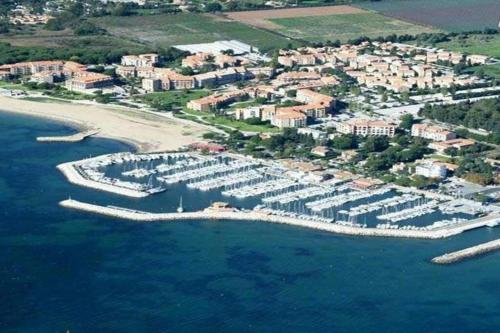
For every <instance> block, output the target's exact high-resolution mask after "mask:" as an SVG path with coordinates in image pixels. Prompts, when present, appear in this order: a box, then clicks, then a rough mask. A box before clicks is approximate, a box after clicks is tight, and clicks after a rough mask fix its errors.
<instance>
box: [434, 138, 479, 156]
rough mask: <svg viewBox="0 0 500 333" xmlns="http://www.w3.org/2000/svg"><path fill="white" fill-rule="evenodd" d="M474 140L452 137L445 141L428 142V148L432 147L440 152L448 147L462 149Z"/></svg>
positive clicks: (470, 144) (472, 143)
mask: <svg viewBox="0 0 500 333" xmlns="http://www.w3.org/2000/svg"><path fill="white" fill-rule="evenodd" d="M475 143H476V142H475V141H474V140H469V139H452V140H447V141H436V142H431V143H430V144H429V148H430V149H434V150H436V151H438V152H440V153H444V152H445V150H446V149H448V148H455V149H459V150H460V149H462V148H465V147H470V146H472V145H474V144H475Z"/></svg>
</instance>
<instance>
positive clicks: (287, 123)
mask: <svg viewBox="0 0 500 333" xmlns="http://www.w3.org/2000/svg"><path fill="white" fill-rule="evenodd" d="M285 109H286V110H285ZM271 124H272V125H274V126H276V127H279V128H288V127H304V126H306V124H307V116H306V115H305V114H303V113H302V112H298V111H294V110H291V109H289V108H281V109H277V110H276V114H275V115H274V116H273V117H272V118H271Z"/></svg>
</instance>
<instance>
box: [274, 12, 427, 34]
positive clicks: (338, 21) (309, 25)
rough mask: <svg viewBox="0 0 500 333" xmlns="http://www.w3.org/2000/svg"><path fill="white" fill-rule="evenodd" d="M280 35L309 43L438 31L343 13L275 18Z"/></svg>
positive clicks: (373, 17) (376, 15) (375, 17)
mask: <svg viewBox="0 0 500 333" xmlns="http://www.w3.org/2000/svg"><path fill="white" fill-rule="evenodd" d="M271 21H272V22H273V23H275V24H277V25H279V26H280V28H279V29H277V31H278V32H280V33H282V34H284V35H286V36H290V37H294V38H300V39H304V40H308V41H327V40H337V39H338V40H341V41H347V40H349V39H355V38H357V37H360V36H368V37H379V36H387V35H391V34H396V35H398V34H418V33H422V32H432V31H435V30H434V29H431V28H427V27H423V26H419V25H414V24H412V23H407V22H403V21H400V20H396V19H391V18H387V17H385V16H383V15H379V14H376V13H369V12H368V13H359V14H343V15H330V16H316V17H296V18H286V19H285V18H283V19H272V20H271Z"/></svg>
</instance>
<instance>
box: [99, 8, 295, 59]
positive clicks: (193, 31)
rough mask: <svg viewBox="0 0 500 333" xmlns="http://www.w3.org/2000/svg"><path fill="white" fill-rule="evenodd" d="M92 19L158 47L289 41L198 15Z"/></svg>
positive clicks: (265, 46)
mask: <svg viewBox="0 0 500 333" xmlns="http://www.w3.org/2000/svg"><path fill="white" fill-rule="evenodd" d="M92 22H94V23H95V24H97V25H98V26H100V27H102V28H104V29H105V30H107V31H108V32H110V33H111V34H113V35H115V36H120V37H123V38H126V39H131V40H135V41H137V42H140V43H143V44H146V45H150V46H159V47H169V46H173V45H178V44H194V43H207V42H214V41H217V40H224V39H237V40H240V41H242V42H245V43H248V44H251V45H253V46H255V47H257V48H259V49H260V50H261V51H264V52H265V51H268V50H271V49H275V48H282V47H285V46H286V45H287V44H288V43H290V41H289V40H288V39H287V38H284V37H281V36H279V35H276V34H273V33H271V32H267V31H264V30H261V29H257V28H253V27H250V26H247V25H244V24H242V23H238V22H233V21H230V20H227V19H224V18H217V17H215V16H210V15H201V14H165V15H153V16H131V17H102V18H95V19H92Z"/></svg>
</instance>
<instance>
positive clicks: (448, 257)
mask: <svg viewBox="0 0 500 333" xmlns="http://www.w3.org/2000/svg"><path fill="white" fill-rule="evenodd" d="M497 250H500V239H497V240H494V241H491V242H487V243H483V244H479V245H476V246H472V247H468V248H466V249H463V250H460V251H456V252H451V253H446V254H444V255H442V256H439V257H435V258H433V259H432V262H433V263H435V264H440V265H446V264H452V263H455V262H459V261H462V260H465V259H468V258H472V257H475V256H479V255H482V254H486V253H489V252H493V251H497Z"/></svg>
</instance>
